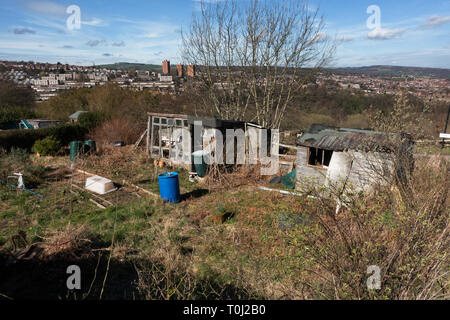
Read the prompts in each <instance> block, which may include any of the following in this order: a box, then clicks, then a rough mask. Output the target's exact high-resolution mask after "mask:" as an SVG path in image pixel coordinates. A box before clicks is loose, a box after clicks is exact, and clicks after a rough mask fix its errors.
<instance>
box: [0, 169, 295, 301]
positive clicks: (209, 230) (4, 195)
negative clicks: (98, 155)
mask: <svg viewBox="0 0 450 320" xmlns="http://www.w3.org/2000/svg"><path fill="white" fill-rule="evenodd" d="M114 169H115V172H116V173H117V175H116V178H115V179H117V181H121V179H129V180H131V182H132V183H134V184H136V185H139V186H141V187H143V188H146V189H148V190H150V191H153V192H155V193H158V192H159V190H158V181H157V179H152V176H153V172H154V168H153V166H152V165H151V164H148V163H142V164H141V165H140V166H127V167H123V168H114ZM86 170H87V169H86ZM96 170H97V169H96V168H95V167H91V168H90V170H87V171H90V172H96ZM167 170H168V169H167V168H164V169H158V171H157V173H160V172H164V171H167ZM172 170H173V169H172ZM133 175H135V178H134V179H130V176H133ZM105 176H107V177H108V175H105ZM179 177H180V187H181V190H182V193H189V192H192V191H194V190H197V189H205V188H206V186H204V185H201V184H198V183H191V182H189V179H188V178H189V174H188V172H186V171H180V176H179ZM68 186H69V184H68V183H67V182H55V181H46V182H44V183H41V184H40V185H39V186H38V187H37V188H36V189H35V190H34V191H35V192H38V193H41V194H43V195H44V198H43V199H40V198H38V197H36V196H34V195H31V194H28V193H25V192H16V191H11V190H10V189H9V188H8V187H6V186H3V187H1V188H0V199H2V203H1V206H2V211H1V213H0V224H1V225H0V227H1V229H2V233H1V236H0V251H1V250H2V249H6V250H10V249H11V244H10V241H9V239H10V238H11V237H12V236H13V235H14V234H17V233H18V232H20V231H23V232H25V233H26V237H27V239H28V240H29V241H31V242H33V241H45V240H43V239H45V237H46V236H47V235H48V234H51V233H54V232H57V231H58V230H64V229H65V228H66V226H67V225H69V224H70V225H71V226H72V227H75V228H77V227H81V226H84V227H85V228H87V229H88V230H89V232H90V233H91V234H93V235H96V237H98V239H99V240H100V241H101V242H103V243H106V244H109V243H111V241H112V239H113V237H115V241H116V246H117V247H120V248H125V249H126V252H133V253H130V254H126V256H125V258H126V259H127V260H130V259H131V260H132V259H136V258H142V257H144V258H146V259H148V258H151V257H156V256H158V255H161V254H162V253H161V250H162V249H164V250H175V252H177V253H176V255H177V257H178V258H175V260H176V261H179V262H178V263H182V264H183V266H185V267H183V268H188V270H190V271H189V272H192V273H193V274H194V275H195V276H196V277H198V279H204V278H208V277H210V278H211V277H214V279H215V281H218V282H220V283H222V284H226V283H229V284H232V285H235V286H242V285H243V283H244V282H245V283H248V284H249V285H250V284H251V287H252V288H254V289H255V290H256V291H258V292H259V294H261V296H262V297H264V296H266V293H265V292H264V290H263V289H262V288H263V287H264V286H265V284H264V283H261V280H260V279H259V280H258V277H257V276H261V275H263V276H264V278H266V279H276V280H275V281H276V282H280V281H288V279H289V278H290V277H294V276H295V275H296V274H298V273H299V272H301V271H302V268H303V264H302V263H301V260H302V257H303V254H302V252H303V251H302V250H301V248H297V247H298V245H297V247H296V246H295V237H296V234H298V232H297V231H295V230H291V231H289V232H281V231H280V230H279V229H278V227H277V224H278V221H277V214H278V213H279V212H285V213H292V214H294V213H295V212H298V211H299V210H300V208H301V203H300V202H301V201H300V200H299V198H295V197H290V196H282V195H280V194H278V193H271V192H265V191H260V190H257V189H255V188H249V187H241V188H238V189H234V190H225V191H221V192H216V193H206V194H204V195H202V196H200V197H197V198H194V197H193V198H190V199H187V200H185V201H182V202H181V203H180V204H175V205H174V204H168V203H163V202H162V201H161V200H160V199H155V198H154V197H152V196H146V195H144V194H143V193H141V196H142V198H137V197H135V198H133V201H129V202H126V203H119V204H117V206H113V207H109V208H107V209H106V210H102V209H99V208H98V207H96V206H95V205H94V204H93V203H91V202H89V197H90V196H89V194H88V193H86V192H79V194H78V195H74V194H71V193H70V192H69V187H68ZM109 199H113V197H112V198H109ZM111 201H113V202H114V200H111ZM3 209H5V210H3ZM229 213H232V215H231V216H230V217H229V218H228V219H226V221H224V223H223V224H222V223H217V222H214V221H212V219H211V217H213V216H215V215H219V216H220V215H224V214H229ZM116 219H117V220H116ZM115 221H116V228H115V234H114V222H115ZM296 232H297V233H296ZM292 244H294V245H292ZM166 246H167V247H166ZM158 252H159V253H158ZM162 256H164V254H162ZM275 257H276V259H274V258H275ZM178 259H179V260H178ZM255 270H258V273H257V274H255ZM237 273H239V276H238V277H237V276H236V274H237ZM268 297H269V296H268ZM272 297H275V296H272Z"/></svg>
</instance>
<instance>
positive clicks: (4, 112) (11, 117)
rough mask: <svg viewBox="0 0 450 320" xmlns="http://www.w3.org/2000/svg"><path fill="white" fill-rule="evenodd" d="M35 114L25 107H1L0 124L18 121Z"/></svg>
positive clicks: (33, 116)
mask: <svg viewBox="0 0 450 320" xmlns="http://www.w3.org/2000/svg"><path fill="white" fill-rule="evenodd" d="M35 117H36V114H35V113H34V112H33V111H32V110H30V108H25V107H2V108H0V124H2V123H7V122H19V121H20V120H23V119H30V118H35Z"/></svg>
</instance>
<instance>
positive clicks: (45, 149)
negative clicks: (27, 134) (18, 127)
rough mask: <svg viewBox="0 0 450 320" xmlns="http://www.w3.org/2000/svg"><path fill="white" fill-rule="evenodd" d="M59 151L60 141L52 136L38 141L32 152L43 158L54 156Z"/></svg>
mask: <svg viewBox="0 0 450 320" xmlns="http://www.w3.org/2000/svg"><path fill="white" fill-rule="evenodd" d="M59 150H61V141H59V140H58V139H56V138H55V137H53V136H48V137H46V138H45V139H42V140H38V141H36V142H35V143H34V146H33V151H34V152H36V153H39V154H41V155H43V156H54V155H56V154H57V153H58V152H59Z"/></svg>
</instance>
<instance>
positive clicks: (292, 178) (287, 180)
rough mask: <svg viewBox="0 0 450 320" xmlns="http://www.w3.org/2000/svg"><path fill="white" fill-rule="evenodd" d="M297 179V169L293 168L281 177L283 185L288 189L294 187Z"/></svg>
mask: <svg viewBox="0 0 450 320" xmlns="http://www.w3.org/2000/svg"><path fill="white" fill-rule="evenodd" d="M296 179H297V170H294V171H292V172H290V173H288V174H287V175H285V176H283V177H282V178H281V182H283V184H284V186H285V187H286V188H288V189H295V182H296Z"/></svg>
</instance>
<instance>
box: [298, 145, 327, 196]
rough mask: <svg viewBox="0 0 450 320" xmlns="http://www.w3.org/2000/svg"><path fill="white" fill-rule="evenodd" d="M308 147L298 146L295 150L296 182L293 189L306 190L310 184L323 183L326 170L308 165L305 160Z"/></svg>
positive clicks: (309, 187)
mask: <svg viewBox="0 0 450 320" xmlns="http://www.w3.org/2000/svg"><path fill="white" fill-rule="evenodd" d="M307 155H308V149H307V148H305V147H299V149H298V151H297V183H296V185H295V189H296V190H299V191H307V190H309V189H311V187H312V185H314V184H318V185H323V184H324V183H325V178H326V174H327V171H326V170H321V169H318V168H313V167H310V166H308V161H307Z"/></svg>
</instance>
